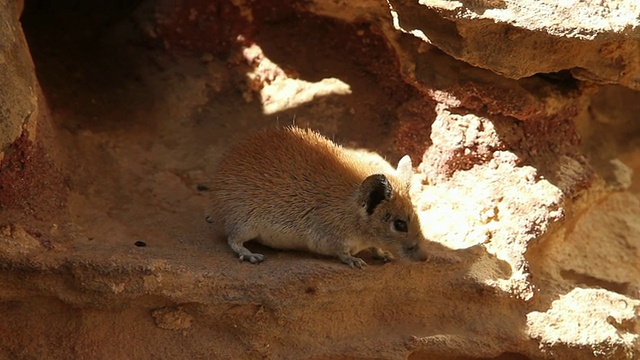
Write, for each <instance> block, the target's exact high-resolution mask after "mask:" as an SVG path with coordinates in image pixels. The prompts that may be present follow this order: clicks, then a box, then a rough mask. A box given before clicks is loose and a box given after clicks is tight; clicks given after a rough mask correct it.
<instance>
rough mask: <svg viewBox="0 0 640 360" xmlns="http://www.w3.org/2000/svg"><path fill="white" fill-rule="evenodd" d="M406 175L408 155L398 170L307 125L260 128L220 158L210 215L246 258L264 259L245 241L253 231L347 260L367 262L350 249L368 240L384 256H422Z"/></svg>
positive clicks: (267, 239)
mask: <svg viewBox="0 0 640 360" xmlns="http://www.w3.org/2000/svg"><path fill="white" fill-rule="evenodd" d="M374 174H383V175H376V176H371V175H374ZM410 175H411V163H410V160H409V159H408V157H405V158H403V160H401V162H400V163H399V168H398V170H397V171H396V170H394V169H393V168H392V167H391V166H379V165H372V164H368V163H366V162H364V161H362V160H360V159H358V158H357V157H354V156H353V155H352V154H350V153H348V152H347V151H345V150H344V149H342V148H341V147H339V146H337V145H335V144H334V143H333V142H331V141H330V140H328V139H326V138H325V137H323V136H321V135H319V134H317V133H315V132H313V131H311V130H306V129H300V128H296V127H290V128H284V129H282V128H280V129H271V130H266V131H260V132H257V133H255V134H254V135H252V136H251V137H249V138H248V139H247V140H245V141H244V142H242V143H240V144H238V145H237V146H235V147H233V148H232V149H231V150H230V151H229V152H228V154H227V155H226V156H225V157H224V158H223V160H222V161H221V162H220V164H219V165H218V168H217V170H216V173H215V175H214V177H213V181H212V187H213V191H212V194H213V199H212V201H213V204H212V206H213V214H212V215H213V219H214V222H216V223H217V225H218V227H219V228H220V229H221V230H223V231H224V232H225V233H226V236H227V238H228V239H227V240H228V242H229V245H230V246H231V248H232V249H233V250H234V251H235V252H236V253H237V254H238V255H239V256H240V259H241V260H247V261H250V262H252V263H256V262H261V261H262V260H263V256H262V255H260V254H254V253H251V252H250V251H249V250H248V249H246V248H245V247H244V245H243V244H244V242H246V241H249V240H252V239H255V240H257V241H259V242H261V243H263V244H265V245H268V246H270V247H273V248H278V249H299V250H307V251H311V252H315V253H319V254H324V255H329V256H337V257H338V258H340V259H341V260H342V261H343V262H345V263H346V264H348V265H350V266H352V267H354V266H357V267H361V266H362V265H365V262H364V261H363V260H362V259H360V258H357V257H354V256H353V255H355V254H357V253H358V252H360V251H361V250H365V249H368V248H372V249H373V251H374V254H375V255H376V256H378V257H380V258H383V259H385V260H388V259H390V258H392V256H391V254H390V253H389V252H387V251H384V250H382V249H385V250H388V251H390V252H391V253H393V254H395V255H398V256H401V257H404V258H409V259H413V260H424V259H425V254H424V251H423V249H422V243H423V242H424V238H423V237H422V232H421V230H420V225H419V221H418V218H417V216H416V214H415V212H414V209H413V205H412V203H411V199H410V197H409V191H408V183H409V177H410ZM369 212H370V213H369ZM398 221H404V222H405V225H406V226H402V225H403V224H402V223H398ZM394 222H395V223H394ZM405 227H406V232H405V231H404V230H405ZM398 229H400V230H402V231H398ZM381 248H382V249H381Z"/></svg>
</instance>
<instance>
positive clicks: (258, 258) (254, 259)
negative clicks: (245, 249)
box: [239, 253, 264, 264]
mask: <svg viewBox="0 0 640 360" xmlns="http://www.w3.org/2000/svg"><path fill="white" fill-rule="evenodd" d="M239 259H240V261H248V262H250V263H252V264H258V263H261V262H262V261H264V255H262V254H254V253H251V254H248V255H240V258H239Z"/></svg>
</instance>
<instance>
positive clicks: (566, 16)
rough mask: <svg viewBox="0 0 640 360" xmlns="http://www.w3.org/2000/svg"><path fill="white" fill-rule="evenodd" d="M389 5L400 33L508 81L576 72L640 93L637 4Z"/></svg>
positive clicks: (392, 2)
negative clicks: (562, 72) (410, 35)
mask: <svg viewBox="0 0 640 360" xmlns="http://www.w3.org/2000/svg"><path fill="white" fill-rule="evenodd" d="M389 4H390V6H391V8H392V13H393V17H394V23H395V26H396V28H398V29H400V30H402V31H405V32H408V33H410V34H413V35H415V36H417V37H419V38H420V39H422V40H423V41H426V42H428V43H430V44H433V45H435V46H437V47H438V48H440V49H441V50H442V51H444V52H446V53H447V54H449V55H451V56H453V57H455V58H456V59H460V60H463V61H465V62H468V63H469V64H472V65H473V66H477V67H481V68H484V69H489V70H492V71H494V72H496V73H498V74H501V75H502V76H505V77H508V78H513V79H521V78H525V77H528V76H532V75H535V74H538V73H557V72H560V71H563V70H568V71H570V72H571V74H572V75H573V76H575V77H576V78H579V79H583V80H588V81H591V82H595V83H599V84H620V85H624V86H627V87H629V88H632V89H640V62H638V61H637V56H636V54H637V52H638V46H639V45H638V44H639V42H638V39H639V38H640V32H639V31H638V18H639V16H638V14H640V6H638V5H637V3H636V2H635V1H631V0H629V1H606V2H599V1H570V2H557V1H551V0H549V1H547V0H545V1H535V2H533V1H515V0H504V1H464V2H460V1H448V0H443V1H434V2H414V1H406V0H398V1H396V0H389ZM505 54H508V56H507V55H505Z"/></svg>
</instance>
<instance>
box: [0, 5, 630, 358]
mask: <svg viewBox="0 0 640 360" xmlns="http://www.w3.org/2000/svg"><path fill="white" fill-rule="evenodd" d="M0 9H2V11H0V18H2V20H3V21H2V22H0V24H4V25H0V35H1V36H0V49H1V50H2V52H1V53H0V70H2V71H3V73H5V74H7V76H5V77H2V78H0V100H1V103H2V104H3V109H4V110H3V111H2V112H0V115H1V116H2V117H0V129H2V131H1V132H0V146H1V147H0V151H1V152H2V154H3V155H2V156H1V157H0V159H1V161H2V163H1V166H0V210H1V211H2V212H0V229H1V230H0V258H1V261H0V263H2V271H1V272H0V283H1V284H2V286H1V288H2V290H1V291H0V309H1V310H0V317H1V318H0V334H1V335H2V336H1V337H0V355H1V356H2V357H5V358H70V357H74V358H92V359H95V358H105V359H106V358H158V357H160V358H200V357H203V358H251V359H253V358H312V359H339V358H345V359H351V358H358V359H396V358H398V359H399V358H409V359H414V360H415V359H476V358H497V359H529V358H530V359H538V358H540V359H543V358H554V359H575V358H591V357H603V358H612V359H632V358H637V357H639V356H640V350H639V349H638V347H639V345H640V324H639V323H638V316H639V311H640V310H639V309H640V300H639V298H640V280H638V279H640V221H639V220H638V219H640V199H639V196H640V195H639V194H640V192H639V191H640V186H639V185H638V184H639V183H638V182H637V179H636V178H635V175H634V171H635V170H636V169H638V168H640V161H639V160H638V159H639V157H638V154H639V151H638V145H639V144H640V142H638V140H637V139H638V134H640V133H639V131H638V130H639V125H637V124H639V122H638V118H637V115H636V113H637V111H635V110H637V109H636V108H637V107H638V105H637V103H638V96H639V95H638V93H637V92H636V91H635V90H636V89H637V88H638V71H639V70H638V60H637V56H636V53H637V51H638V50H637V46H638V34H639V33H638V30H637V21H638V12H639V11H640V7H638V6H637V5H635V3H633V2H632V1H605V2H602V1H599V2H595V1H576V2H552V1H537V2H534V1H530V2H525V1H510V0H504V1H444V0H443V1H430V2H422V1H421V2H410V1H392V0H389V1H388V2H385V1H379V0H368V1H361V2H360V1H359V2H324V1H318V2H291V3H283V2H273V3H271V2H260V3H252V2H245V1H234V2H231V3H226V2H210V1H198V0H190V1H180V2H179V1H172V0H162V1H151V0H147V1H144V2H141V3H139V4H137V6H136V7H135V8H134V7H133V6H131V7H125V6H124V5H122V4H115V3H114V4H111V5H104V4H103V5H97V4H91V5H89V4H79V3H77V2H64V1H61V2H51V3H46V4H45V3H41V2H34V3H32V4H30V3H27V4H26V10H25V13H24V15H23V17H22V23H23V25H24V26H23V28H24V31H25V32H26V34H27V37H26V39H27V40H25V38H24V36H23V35H22V30H21V26H20V23H19V22H18V19H19V16H20V13H21V11H22V10H21V6H18V7H16V6H14V5H13V4H9V3H8V2H5V3H3V4H0ZM27 43H28V46H27ZM28 50H30V52H31V54H32V56H33V58H34V61H35V65H36V66H35V70H34V68H33V66H32V60H31V57H30V53H29V51H28ZM36 75H37V77H36ZM36 79H39V81H38V80H36ZM41 89H42V90H41ZM41 94H42V95H41ZM45 100H46V101H45ZM292 122H294V123H296V124H298V125H300V126H310V127H313V128H316V129H319V130H320V131H321V132H323V133H325V134H326V135H328V136H330V137H335V140H336V141H337V142H339V143H342V144H344V145H345V146H347V147H352V148H356V149H358V150H357V151H356V152H355V153H354V154H358V153H362V151H361V150H362V149H367V150H368V152H366V153H365V155H366V156H368V157H370V158H371V159H372V161H379V156H378V155H376V153H378V154H381V155H383V156H384V157H386V158H388V159H390V160H397V159H398V158H399V157H400V156H401V155H402V154H403V153H409V154H410V155H411V156H412V158H413V160H414V163H415V164H420V165H419V166H418V168H417V174H416V176H415V178H414V182H413V192H414V195H415V200H416V206H417V208H418V209H419V210H420V212H421V219H422V220H423V228H424V231H425V235H427V236H428V237H429V239H431V240H432V242H431V243H430V254H431V258H430V261H429V262H427V263H425V264H406V263H402V262H392V263H388V264H384V265H382V264H376V263H375V261H373V260H371V259H367V260H369V262H370V263H371V266H369V267H368V268H367V269H365V270H363V271H354V270H352V269H349V268H348V267H346V266H344V265H342V264H340V263H338V262H335V261H333V260H332V259H326V258H321V257H315V256H311V255H309V254H303V253H293V252H278V251H273V250H270V249H261V251H262V252H264V253H265V254H266V256H267V260H266V261H265V263H263V264H261V265H259V266H252V265H249V264H243V263H239V262H237V259H236V258H235V257H234V256H233V255H232V253H231V251H230V250H229V249H227V246H226V244H225V243H224V240H223V239H213V238H212V233H211V230H210V229H209V228H208V226H207V222H206V221H205V216H206V208H207V207H209V206H215V204H209V203H208V201H207V190H208V189H209V188H211V187H213V186H216V184H211V183H208V181H207V179H208V177H209V175H210V174H211V172H212V171H213V168H214V165H215V163H216V161H217V159H219V158H220V156H222V155H221V154H222V152H223V150H224V149H226V148H227V147H228V146H230V145H231V144H233V143H234V142H235V141H236V139H238V138H240V137H242V136H243V135H241V134H246V133H247V132H249V131H251V130H253V129H256V128H260V127H264V126H273V125H284V124H289V123H292ZM354 156H357V155H354Z"/></svg>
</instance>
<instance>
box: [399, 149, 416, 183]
mask: <svg viewBox="0 0 640 360" xmlns="http://www.w3.org/2000/svg"><path fill="white" fill-rule="evenodd" d="M396 174H397V176H398V179H400V181H402V183H403V184H406V185H407V187H409V186H410V185H411V176H412V175H413V165H412V164H411V158H410V157H409V155H405V156H403V157H402V159H400V161H398V167H397V168H396Z"/></svg>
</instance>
